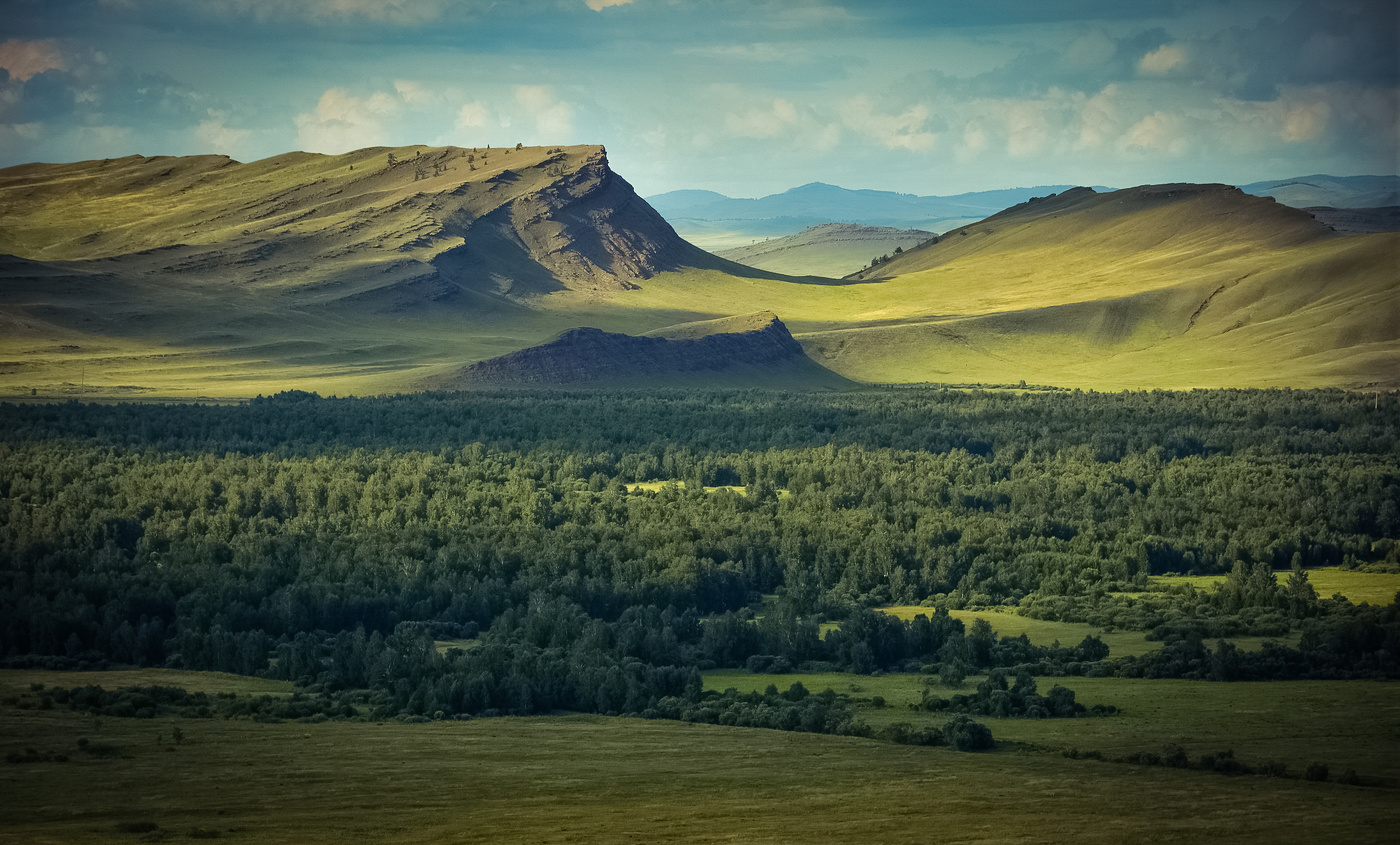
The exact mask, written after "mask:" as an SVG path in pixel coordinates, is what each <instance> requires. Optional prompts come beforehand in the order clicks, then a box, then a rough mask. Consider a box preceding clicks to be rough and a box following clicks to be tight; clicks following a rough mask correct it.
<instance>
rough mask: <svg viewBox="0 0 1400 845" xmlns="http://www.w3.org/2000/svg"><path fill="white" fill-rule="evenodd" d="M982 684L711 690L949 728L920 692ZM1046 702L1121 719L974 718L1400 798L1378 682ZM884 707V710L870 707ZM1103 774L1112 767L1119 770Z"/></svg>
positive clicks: (1121, 690) (1388, 686) (737, 679)
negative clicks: (835, 700) (1205, 757)
mask: <svg viewBox="0 0 1400 845" xmlns="http://www.w3.org/2000/svg"><path fill="white" fill-rule="evenodd" d="M982 680H983V677H971V678H968V679H967V680H966V682H965V683H964V684H963V686H962V687H959V688H956V689H949V688H947V687H945V686H943V685H941V684H940V683H939V682H938V679H937V677H936V676H934V677H931V678H930V677H929V676H919V675H908V674H893V673H892V674H888V675H881V676H864V675H850V674H843V673H835V672H833V673H821V674H802V673H793V674H784V675H759V674H750V673H748V672H743V671H739V670H726V671H715V672H707V673H706V674H705V687H706V689H713V690H724V689H728V688H730V687H733V688H735V689H737V690H739V691H740V692H749V691H762V690H763V689H765V688H766V687H767V686H768V685H769V684H773V685H775V686H777V687H778V689H779V690H785V689H787V688H788V687H789V686H791V685H792V684H793V683H797V682H800V683H802V685H803V686H805V687H807V688H808V689H809V690H811V691H813V692H820V691H821V690H825V689H831V690H834V691H835V692H837V693H838V694H841V695H847V696H850V698H851V700H852V702H853V703H854V704H855V705H856V709H857V711H858V713H859V715H860V718H862V719H864V720H865V721H866V722H868V723H869V724H870V725H872V726H880V725H889V724H894V723H897V722H908V723H910V724H913V725H916V726H917V725H930V726H936V725H941V724H942V723H943V722H945V721H947V719H948V714H946V713H929V712H924V711H921V710H916V709H911V705H918V704H919V702H920V701H921V700H922V698H923V695H924V691H925V690H927V691H928V694H929V695H931V696H934V695H936V696H940V697H943V698H950V697H952V696H953V695H957V694H959V693H970V692H972V691H973V690H974V689H975V688H976V686H977V684H978V683H979V682H980V681H982ZM1036 680H1037V685H1038V687H1039V690H1040V692H1041V694H1044V693H1046V692H1048V691H1049V690H1050V688H1051V687H1053V686H1055V685H1056V684H1059V685H1061V686H1064V687H1068V688H1069V689H1072V690H1074V692H1075V695H1076V700H1077V701H1078V702H1079V703H1081V704H1085V705H1088V706H1091V707H1092V706H1093V705H1095V704H1103V705H1113V706H1115V707H1117V708H1119V710H1120V711H1121V712H1120V713H1118V714H1116V715H1113V716H1103V717H1080V718H1074V719H997V718H992V717H980V716H979V717H978V718H979V720H981V721H984V722H985V724H986V725H987V726H988V727H989V728H990V729H991V731H992V735H993V736H994V737H996V739H997V741H998V742H999V743H1012V744H1015V745H1016V746H1017V747H1020V748H1022V749H1023V750H1026V751H1033V750H1034V751H1043V752H1047V753H1055V754H1060V753H1063V752H1064V751H1067V750H1070V749H1077V750H1079V751H1081V752H1087V751H1097V752H1100V753H1101V754H1103V755H1105V756H1107V757H1110V758H1112V757H1125V756H1127V755H1129V754H1131V753H1133V752H1138V751H1142V752H1160V751H1161V750H1162V748H1163V746H1165V745H1167V744H1168V743H1175V744H1177V745H1180V746H1182V747H1183V748H1185V749H1186V750H1187V752H1188V753H1190V754H1191V755H1193V756H1195V755H1200V754H1211V753H1216V752H1219V751H1226V750H1231V751H1234V752H1235V755H1236V757H1237V758H1239V759H1240V760H1242V761H1244V762H1246V763H1248V764H1250V765H1260V764H1264V763H1268V762H1274V761H1278V762H1283V763H1285V764H1287V766H1288V769H1289V771H1291V772H1292V773H1293V774H1294V776H1300V775H1301V774H1302V773H1303V772H1304V771H1305V770H1306V768H1307V767H1308V766H1309V765H1311V764H1312V763H1319V762H1320V763H1322V764H1324V765H1326V766H1327V767H1328V769H1329V771H1330V772H1331V773H1332V774H1333V775H1334V776H1335V775H1338V774H1341V773H1342V772H1343V771H1345V770H1346V769H1352V770H1354V771H1355V772H1356V773H1357V774H1358V775H1360V776H1362V777H1368V778H1375V779H1378V780H1379V781H1380V782H1383V783H1384V784H1385V785H1386V788H1387V789H1394V788H1400V760H1397V759H1396V757H1395V755H1394V753H1393V749H1394V748H1395V744H1396V743H1397V742H1400V687H1397V686H1396V685H1395V684H1393V683H1386V682H1378V681H1265V682H1257V683H1243V682H1241V683H1216V682H1211V681H1182V680H1145V679H1140V678H1083V677H1068V678H1063V677H1061V678H1037V679H1036ZM876 696H879V697H880V698H881V699H883V701H884V704H883V706H875V704H874V703H872V699H874V698H875V697H876ZM1098 765H1101V766H1106V767H1110V766H1111V764H1108V763H1099V764H1098Z"/></svg>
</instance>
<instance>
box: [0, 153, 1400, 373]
mask: <svg viewBox="0 0 1400 845" xmlns="http://www.w3.org/2000/svg"><path fill="white" fill-rule="evenodd" d="M817 193H820V191H818V192H817ZM692 199H697V198H695V197H692ZM698 199H704V198H703V197H702V198H698ZM710 199H713V198H710ZM0 220H3V221H4V225H0V252H2V253H6V255H4V256H0V394H3V395H8V396H14V395H17V394H22V395H26V396H28V395H34V396H39V397H64V398H66V397H79V396H82V397H87V396H100V397H123V396H147V397H170V398H177V399H178V398H199V397H243V396H251V395H254V394H257V393H264V394H267V393H275V392H278V391H282V390H287V389H301V390H315V391H318V392H320V393H322V394H340V393H354V394H374V393H384V392H395V391H403V390H417V389H423V388H429V387H442V386H452V385H456V384H465V383H466V382H467V381H470V380H471V379H470V378H468V376H467V374H466V371H469V370H470V368H471V366H472V365H473V364H474V363H477V362H483V361H488V360H491V359H499V358H501V357H502V356H507V357H508V356H509V355H510V354H511V353H518V352H521V351H522V350H525V349H527V348H530V347H541V346H549V345H550V343H551V341H554V342H555V343H556V344H559V342H561V341H562V344H559V345H555V346H553V347H551V350H550V351H547V352H543V353H542V352H534V353H530V355H528V356H526V359H525V360H542V359H539V358H538V356H540V355H545V357H546V358H549V356H553V358H552V359H551V360H554V361H556V364H554V365H551V366H554V367H555V368H556V369H559V367H562V366H563V364H558V363H557V362H560V361H562V362H565V363H568V362H571V361H574V360H575V359H577V361H578V362H579V365H580V366H584V367H585V369H589V368H592V371H595V372H601V370H600V369H599V368H600V365H599V364H598V363H597V361H598V360H599V356H600V355H601V356H603V360H609V358H608V356H612V358H615V359H619V361H621V360H625V361H628V362H630V363H629V364H628V366H631V367H633V370H631V371H626V372H624V373H623V374H622V375H620V376H619V377H617V378H614V377H613V376H608V377H607V378H606V379H593V381H592V382H591V383H604V382H607V383H645V384H701V383H703V384H717V383H724V384H736V383H740V384H743V383H753V384H774V383H775V382H786V383H791V384H794V385H819V384H826V383H828V382H829V381H830V379H831V378H832V377H831V376H830V375H829V374H828V375H822V373H824V371H823V370H816V369H813V368H814V367H816V366H817V365H821V367H824V368H825V369H826V370H830V371H832V372H834V373H836V374H838V375H839V376H840V377H842V378H845V379H850V380H854V381H868V382H937V383H956V384H962V383H975V382H982V383H991V384H1017V383H1019V382H1021V381H1025V382H1026V383H1029V384H1042V385H1056V386H1061V387H1081V388H1092V389H1099V390H1121V389H1125V388H1132V389H1141V388H1191V387H1264V386H1293V387H1321V386H1335V387H1348V388H1382V389H1393V388H1400V285H1396V284H1395V267H1396V266H1397V265H1398V264H1400V261H1397V258H1400V235H1396V234H1395V233H1373V234H1346V233H1344V232H1339V231H1335V230H1334V229H1333V228H1329V227H1328V226H1327V225H1324V224H1323V223H1322V222H1320V221H1319V220H1317V219H1314V218H1313V217H1312V216H1311V215H1309V214H1308V213H1306V212H1303V211H1301V210H1298V209H1295V208H1290V207H1289V206H1287V205H1284V204H1281V203H1278V202H1275V201H1274V200H1272V199H1269V198H1264V197H1257V196H1252V195H1249V194H1246V193H1244V192H1242V191H1240V190H1239V189H1236V188H1231V187H1228V186H1224V185H1158V186H1140V187H1137V188H1131V189H1127V190H1123V191H1115V192H1107V193H1100V192H1096V191H1094V190H1092V189H1089V188H1074V189H1070V190H1065V191H1057V192H1053V195H1051V196H1044V197H1040V198H1034V199H1029V200H1027V201H1026V202H1022V203H1019V204H1017V205H1014V206H1012V207H1010V208H1008V209H1005V210H1003V211H1000V212H998V213H996V214H993V215H991V216H989V217H987V218H986V219H984V220H981V221H980V222H974V223H970V224H965V225H961V226H957V227H953V228H952V229H951V230H948V231H945V232H944V233H943V234H942V235H940V236H938V237H937V238H936V239H930V240H931V241H932V242H930V243H925V244H923V245H921V246H917V247H914V248H907V249H905V250H904V252H902V253H895V252H894V251H890V254H891V258H890V260H888V261H882V262H880V263H879V264H878V265H876V266H874V267H871V268H868V269H866V270H863V271H860V272H858V273H856V274H854V275H853V276H851V277H850V278H846V279H835V278H822V277H813V276H801V277H798V276H787V275H782V274H779V273H775V272H772V271H769V270H761V269H755V268H752V267H747V266H744V265H741V264H737V263H734V262H731V261H727V260H725V259H724V258H720V257H718V256H714V255H711V254H709V253H706V252H704V251H703V250H701V249H699V248H697V247H696V246H694V245H692V244H690V243H688V242H687V241H686V240H685V239H683V238H682V237H680V236H679V235H678V233H677V232H676V231H675V230H674V229H673V228H672V227H671V226H670V225H669V224H668V223H667V221H666V220H665V219H663V218H662V216H661V215H659V214H658V213H657V212H656V211H655V210H654V209H652V208H651V206H650V205H649V204H648V203H647V202H646V201H645V200H643V199H641V198H640V197H638V196H637V195H636V194H635V193H634V192H633V191H632V189H631V187H630V186H629V185H628V184H627V182H626V181H625V180H624V179H623V178H622V177H621V176H620V175H618V174H616V173H614V172H612V170H611V168H610V167H609V164H608V161H607V157H606V153H605V151H604V150H603V148H602V147H598V146H579V147H566V148H548V149H547V148H521V149H512V150H486V149H476V150H468V149H460V148H453V147H446V148H426V147H402V148H394V149H389V148H375V149H369V150H361V151H357V152H354V153H348V154H346V155H343V156H320V155H311V154H307V153H289V154H287V155H283V156H277V157H274V158H272V159H266V160H263V161H259V162H251V163H247V164H240V163H238V162H234V161H231V160H229V159H226V158H223V157H218V156H198V157H190V158H140V157H132V158H127V159H116V160H111V161H98V162H81V163H77V164H66V165H56V164H49V165H25V166H22V167H18V168H9V169H7V170H3V171H0ZM881 254H883V252H881ZM872 255H873V251H872ZM755 312H771V313H772V314H773V315H776V317H778V318H781V324H782V325H783V326H784V327H785V328H784V331H785V332H790V334H791V337H792V339H794V340H795V341H796V342H797V343H798V344H799V345H800V346H801V348H802V350H803V351H804V352H805V354H806V356H807V358H810V359H811V360H810V361H808V360H807V359H805V358H796V357H794V358H791V359H783V361H782V362H779V363H781V366H778V364H775V363H774V362H773V361H769V360H767V359H764V358H763V357H762V355H761V354H760V352H759V351H758V349H757V348H756V347H749V346H745V345H744V344H746V343H748V342H749V341H747V340H746V341H744V343H741V344H740V345H739V346H737V347H736V346H734V345H733V343H732V341H733V338H730V339H728V340H724V341H706V342H705V343H702V344H698V345H684V344H681V345H675V344H677V343H678V342H679V341H680V340H682V339H683V338H682V336H681V335H682V334H683V333H684V332H681V330H680V329H676V328H675V327H677V326H689V327H690V328H688V329H685V332H689V333H690V334H689V335H687V337H690V336H691V335H695V334H696V333H698V336H699V337H702V338H703V337H708V336H710V335H716V336H720V335H745V334H747V331H737V330H734V327H733V326H732V325H730V324H727V323H718V324H716V323H713V322H710V321H714V320H728V319H729V318H733V317H734V315H745V314H753V313H755ZM697 323H700V324H702V325H700V326H696V325H694V324H697ZM741 323H742V321H741ZM725 326H729V328H725ZM581 327H588V329H592V330H596V331H589V330H583V331H582V332H570V330H576V329H580V328H581ZM721 329H723V330H721ZM657 332H660V334H653V333H657ZM770 334H771V333H770ZM610 336H612V337H610ZM623 336H625V337H623ZM765 336H766V335H765ZM636 338H644V339H645V340H643V341H636V340H635V339H636ZM647 338H650V339H647ZM655 338H664V339H665V340H666V341H667V343H666V344H662V343H660V342H659V341H657V340H655ZM691 339H697V338H695V337H691ZM712 344H718V345H719V346H720V347H724V349H725V351H723V352H722V354H719V353H714V350H713V349H712V348H711V345H712ZM663 349H664V350H669V351H668V352H666V353H665V354H663V353H661V352H659V351H658V350H663ZM590 350H591V351H590ZM648 350H649V351H648ZM789 351H791V350H789ZM585 353H586V354H585ZM712 353H713V354H712ZM530 356H536V357H534V358H531V357H530ZM658 356H659V357H658ZM683 359H690V360H693V362H694V363H693V364H683V363H679V362H681V361H682V360H683ZM514 360H516V361H517V362H518V361H519V360H521V359H514ZM587 361H591V362H592V363H587V364H586V366H585V362H587ZM720 361H727V362H729V363H726V364H724V366H719V365H718V364H717V363H716V362H720ZM647 362H650V363H647ZM813 362H815V363H813ZM663 365H664V366H663ZM618 366H622V364H621V363H619V364H618ZM686 366H693V367H694V369H691V370H686V369H684V367H686ZM486 369H489V368H486ZM517 369H519V368H517ZM623 369H624V370H626V368H625V367H624V368H623ZM471 372H473V373H477V374H481V373H483V372H485V370H484V369H480V368H479V369H478V370H475V371H471ZM716 373H719V376H720V377H719V378H718V379H716V378H715V377H714V375H715V374H716ZM818 376H820V378H818ZM843 383H844V382H843Z"/></svg>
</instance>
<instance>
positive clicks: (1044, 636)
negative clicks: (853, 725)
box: [880, 605, 1298, 657]
mask: <svg viewBox="0 0 1400 845" xmlns="http://www.w3.org/2000/svg"><path fill="white" fill-rule="evenodd" d="M880 610H881V611H883V612H884V613H889V614H891V615H893V616H898V617H899V618H900V619H913V618H914V617H915V616H918V615H919V614H920V613H922V614H924V615H925V616H932V615H933V612H934V611H933V608H931V607H920V606H918V605H904V606H899V607H884V608H880ZM948 613H949V614H950V615H952V616H953V617H955V618H957V619H961V620H962V621H963V624H964V625H965V626H967V627H971V626H972V623H973V621H974V620H977V619H985V620H987V623H988V624H990V625H991V626H992V630H993V631H994V632H995V633H996V634H997V636H1001V637H1019V636H1021V635H1022V634H1025V635H1026V639H1028V640H1030V641H1031V643H1032V644H1033V645H1039V646H1048V645H1053V644H1055V643H1056V642H1058V643H1059V644H1060V645H1062V646H1064V647H1065V648H1072V647H1073V646H1076V645H1079V643H1080V642H1081V641H1083V639H1084V638H1085V637H1091V636H1092V637H1098V638H1099V639H1100V640H1103V642H1104V645H1107V646H1108V650H1109V656H1110V657H1128V656H1138V655H1142V654H1146V653H1147V652H1149V651H1156V650H1157V649H1159V648H1161V647H1162V643H1161V642H1160V641H1156V640H1149V639H1148V638H1147V635H1146V633H1144V632H1142V631H1118V630H1107V629H1104V628H1099V627H1097V626H1094V625H1088V624H1086V623H1083V622H1056V621H1050V620H1046V619H1033V618H1031V617H1029V616H1021V615H1019V614H1018V613H1016V611H1015V610H1014V609H1012V608H1005V609H999V608H992V609H985V610H950V611H948ZM1229 639H1230V642H1231V643H1234V645H1235V647H1236V648H1240V649H1243V650H1245V651H1258V650H1259V649H1260V648H1263V646H1264V643H1266V642H1275V643H1279V644H1281V645H1294V644H1296V643H1297V641H1298V635H1297V634H1296V633H1290V634H1288V635H1286V636H1282V637H1230V638H1229Z"/></svg>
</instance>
